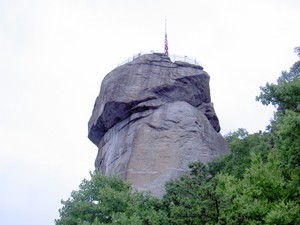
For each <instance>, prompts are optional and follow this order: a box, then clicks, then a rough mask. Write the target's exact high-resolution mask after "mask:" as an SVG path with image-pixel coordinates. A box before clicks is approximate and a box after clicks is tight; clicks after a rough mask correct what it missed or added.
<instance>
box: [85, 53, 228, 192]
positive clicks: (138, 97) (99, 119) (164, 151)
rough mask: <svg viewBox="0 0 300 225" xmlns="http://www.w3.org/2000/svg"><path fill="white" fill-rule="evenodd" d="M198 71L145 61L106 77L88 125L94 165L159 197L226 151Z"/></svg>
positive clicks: (156, 59) (156, 58)
mask: <svg viewBox="0 0 300 225" xmlns="http://www.w3.org/2000/svg"><path fill="white" fill-rule="evenodd" d="M209 79H210V77H209V75H208V74H207V73H206V72H205V71H203V68H202V67H201V66H197V65H191V64H188V63H186V62H175V63H172V62H171V61H170V59H169V58H168V57H167V56H165V55H162V54H147V55H142V56H140V57H138V58H136V59H135V60H133V61H132V62H130V63H127V64H125V65H123V66H120V67H117V68H116V69H114V70H113V71H112V72H110V73H109V74H107V75H106V77H105V78H104V79H103V81H102V84H101V89H100V94H99V96H98V97H97V98H96V101H95V105H94V109H93V113H92V116H91V118H90V120H89V124H88V137H89V139H90V140H91V141H92V142H93V143H94V144H95V145H96V146H97V147H98V154H97V157H96V160H95V167H96V168H97V169H99V170H100V171H102V173H103V174H104V175H112V174H119V175H121V176H122V177H123V178H124V179H126V180H128V181H130V182H131V183H132V186H133V188H134V189H136V190H138V191H150V193H152V194H153V195H154V196H157V197H161V196H162V195H163V193H164V184H165V182H167V181H169V180H170V179H175V178H178V177H179V176H180V175H183V174H188V171H189V169H188V164H189V163H190V162H192V161H196V160H200V161H202V162H204V163H206V162H209V161H211V160H212V159H214V158H215V157H217V156H219V155H222V154H224V153H226V152H227V151H228V147H227V144H226V141H225V140H224V138H223V137H222V136H221V135H220V133H219V131H220V129H221V128H220V124H219V120H218V117H217V115H216V113H215V110H214V107H213V103H212V102H211V96H210V89H209Z"/></svg>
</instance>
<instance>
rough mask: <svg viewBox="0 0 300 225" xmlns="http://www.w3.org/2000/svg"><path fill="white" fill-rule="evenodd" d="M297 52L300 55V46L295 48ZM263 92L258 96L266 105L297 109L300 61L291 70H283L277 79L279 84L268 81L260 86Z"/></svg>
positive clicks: (279, 108) (298, 102) (299, 88)
mask: <svg viewBox="0 0 300 225" xmlns="http://www.w3.org/2000/svg"><path fill="white" fill-rule="evenodd" d="M295 52H296V53H297V54H298V56H299V57H300V48H299V47H297V48H295ZM260 89H261V93H260V95H259V96H257V97H256V100H257V101H261V102H262V104H264V105H269V104H272V105H274V106H277V109H278V110H286V109H289V110H293V111H296V110H297V106H298V105H299V104H300V61H297V62H295V63H294V65H293V66H292V67H291V68H290V71H289V72H287V71H282V73H281V76H280V77H279V78H278V79H277V84H273V83H271V84H270V83H267V84H266V86H264V87H260Z"/></svg>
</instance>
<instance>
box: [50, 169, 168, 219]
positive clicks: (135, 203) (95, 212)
mask: <svg viewBox="0 0 300 225" xmlns="http://www.w3.org/2000/svg"><path fill="white" fill-rule="evenodd" d="M90 175H91V180H86V179H84V180H83V181H82V183H81V184H80V186H79V191H73V192H72V193H71V198H69V199H68V200H66V201H62V204H63V205H64V206H63V208H62V209H60V210H59V213H60V219H58V220H56V221H55V223H56V224H57V225H68V224H70V225H71V224H72V225H74V224H81V225H98V224H162V223H163V222H164V220H165V218H166V216H165V212H164V211H163V210H161V209H160V208H161V207H162V206H163V205H162V203H161V201H160V200H159V199H156V198H154V197H151V196H149V195H143V194H139V193H131V188H130V184H129V183H125V182H124V181H122V180H121V179H120V178H118V177H113V176H112V177H105V176H102V175H101V174H100V172H98V171H95V172H93V173H90Z"/></svg>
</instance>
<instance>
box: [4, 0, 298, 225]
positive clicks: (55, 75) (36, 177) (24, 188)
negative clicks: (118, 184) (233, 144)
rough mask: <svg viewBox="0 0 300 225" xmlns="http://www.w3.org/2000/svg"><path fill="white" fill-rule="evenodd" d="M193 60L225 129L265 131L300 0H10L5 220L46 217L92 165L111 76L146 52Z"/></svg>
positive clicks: (25, 223) (10, 224) (294, 39)
mask: <svg viewBox="0 0 300 225" xmlns="http://www.w3.org/2000/svg"><path fill="white" fill-rule="evenodd" d="M165 19H167V21H168V27H167V32H168V40H169V52H170V54H174V53H175V54H178V55H186V56H188V57H195V58H196V59H197V60H198V61H200V62H201V63H202V65H203V67H204V69H205V70H206V71H207V72H208V73H209V75H210V77H211V80H210V88H211V96H212V102H214V106H215V110H216V113H217V115H218V117H219V120H220V124H221V127H222V134H226V133H228V132H229V131H235V130H237V129H238V128H240V127H242V128H246V129H247V130H248V131H249V132H250V133H253V132H257V131H259V130H264V129H265V127H266V125H267V124H268V123H269V119H270V118H271V117H272V112H273V110H274V108H272V107H271V106H269V107H266V106H263V105H261V104H260V103H258V102H256V101H255V96H257V95H258V94H259V92H260V90H259V86H262V85H265V83H266V82H275V81H276V79H277V78H278V76H280V74H281V71H282V70H288V69H289V68H290V67H291V66H292V64H293V63H294V62H295V61H296V60H297V55H296V54H295V53H294V52H293V48H294V47H296V46H299V45H300V29H299V26H300V25H299V21H300V1H299V0H281V1H280V0H249V1H248V0H236V1H233V0H231V1H229V0H228V1H226V0H185V1H182V0H180V1H179V0H165V1H163V0H151V1H150V0H107V1H105V0H36V1H33V0H1V1H0V139H1V141H0V150H1V156H0V179H1V185H0V199H1V204H0V224H3V225H18V224H22V225H41V224H43V225H48V224H53V223H54V222H53V221H54V219H55V218H58V209H59V208H61V204H60V200H61V199H67V198H68V197H69V196H70V192H71V191H72V190H74V189H78V185H79V184H80V182H81V180H82V179H83V178H88V177H89V175H88V172H89V171H92V170H93V168H94V166H93V165H94V159H95V157H96V153H97V148H96V146H94V145H93V144H92V143H91V142H90V141H89V140H88V138H87V122H88V120H89V117H90V115H91V112H92V109H93V104H94V100H95V98H96V96H97V95H98V93H99V90H100V84H101V80H102V79H103V77H104V76H105V75H106V74H107V73H109V72H110V71H111V70H113V69H114V68H115V67H116V66H117V65H118V64H119V63H121V62H122V61H124V60H126V59H127V58H128V57H132V55H133V54H136V53H138V52H140V51H142V52H145V51H151V50H154V51H161V52H162V51H163V47H164V29H165V24H164V22H165Z"/></svg>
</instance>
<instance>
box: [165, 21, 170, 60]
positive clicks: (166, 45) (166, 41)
mask: <svg viewBox="0 0 300 225" xmlns="http://www.w3.org/2000/svg"><path fill="white" fill-rule="evenodd" d="M165 55H166V56H169V46H168V37H167V19H165Z"/></svg>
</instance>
